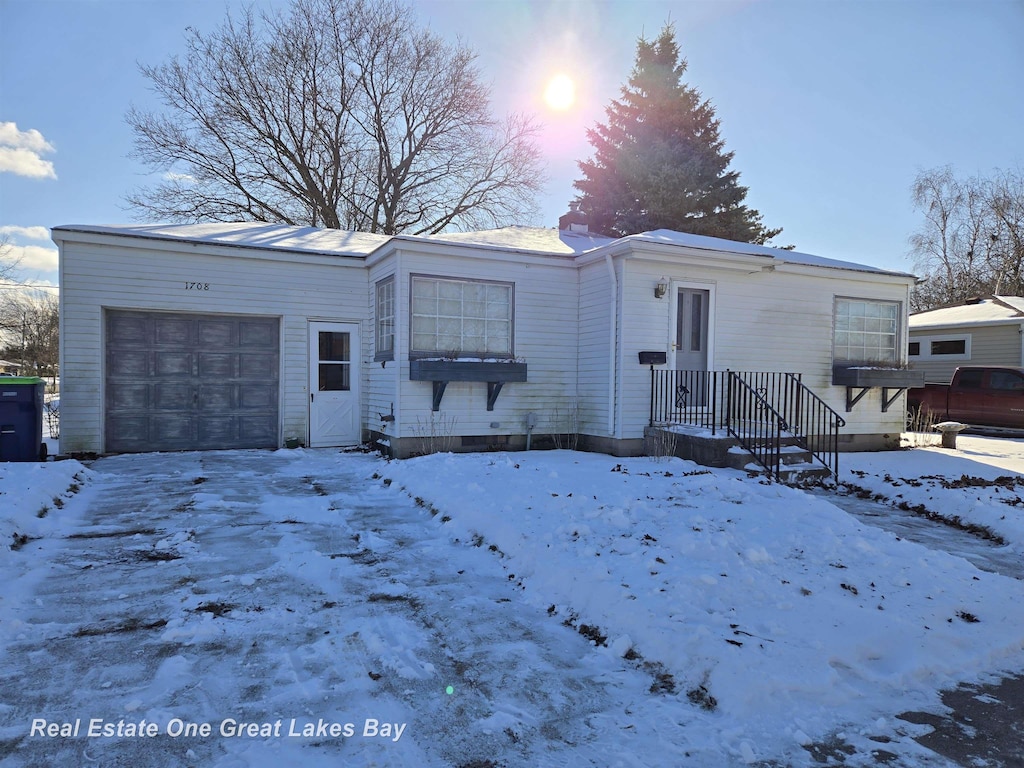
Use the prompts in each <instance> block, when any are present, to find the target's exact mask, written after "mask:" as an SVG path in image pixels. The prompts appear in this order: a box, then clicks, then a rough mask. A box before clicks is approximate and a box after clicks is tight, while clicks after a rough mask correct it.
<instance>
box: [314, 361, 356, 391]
mask: <svg viewBox="0 0 1024 768" xmlns="http://www.w3.org/2000/svg"><path fill="white" fill-rule="evenodd" d="M350 368H351V366H350V365H349V364H348V363H320V391H321V392H347V391H348V389H349V369H350Z"/></svg>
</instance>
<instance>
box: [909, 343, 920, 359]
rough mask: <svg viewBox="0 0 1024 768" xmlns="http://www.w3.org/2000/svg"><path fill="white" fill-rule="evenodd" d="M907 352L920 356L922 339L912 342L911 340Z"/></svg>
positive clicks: (912, 355) (913, 355)
mask: <svg viewBox="0 0 1024 768" xmlns="http://www.w3.org/2000/svg"><path fill="white" fill-rule="evenodd" d="M907 354H908V355H910V356H911V357H918V356H920V354H921V342H920V341H912V342H910V345H909V348H908V349H907Z"/></svg>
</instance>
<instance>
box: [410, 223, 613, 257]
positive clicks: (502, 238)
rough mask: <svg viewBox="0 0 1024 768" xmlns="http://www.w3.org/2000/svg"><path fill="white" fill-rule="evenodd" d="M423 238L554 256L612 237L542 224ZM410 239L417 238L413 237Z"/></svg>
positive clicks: (588, 248)
mask: <svg viewBox="0 0 1024 768" xmlns="http://www.w3.org/2000/svg"><path fill="white" fill-rule="evenodd" d="M425 237H426V239H430V240H441V241H444V242H449V243H460V244H462V245H477V246H482V247H487V248H501V249H503V250H512V251H524V252H529V253H548V254H554V255H556V256H578V255H580V254H581V253H586V252H587V251H592V250H594V249H595V248H600V247H601V246H603V245H608V243H613V242H615V239H614V238H611V237H604V236H603V235H598V234H594V233H591V232H574V231H569V230H567V229H562V230H558V229H547V228H544V227H518V226H517V227H502V228H501V229H485V230H483V231H480V232H441V233H440V234H437V235H427V236H425ZM411 239H413V240H417V239H419V238H416V237H413V238H411Z"/></svg>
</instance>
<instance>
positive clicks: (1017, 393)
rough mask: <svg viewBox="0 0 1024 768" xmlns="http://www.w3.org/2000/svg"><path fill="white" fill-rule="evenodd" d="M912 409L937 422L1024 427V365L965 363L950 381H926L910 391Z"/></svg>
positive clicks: (909, 402)
mask: <svg viewBox="0 0 1024 768" xmlns="http://www.w3.org/2000/svg"><path fill="white" fill-rule="evenodd" d="M907 407H908V408H909V409H910V410H911V412H914V411H917V410H921V411H928V412H929V413H931V415H932V418H934V419H935V421H946V420H949V421H959V422H961V423H964V424H972V425H978V426H986V427H1008V428H1013V429H1021V428H1024V368H1014V367H1012V366H995V365H964V366H961V367H960V368H957V369H956V372H955V373H954V374H953V380H952V381H951V382H950V383H949V384H925V385H924V386H923V387H919V388H916V389H911V390H908V391H907Z"/></svg>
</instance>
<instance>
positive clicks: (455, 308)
mask: <svg viewBox="0 0 1024 768" xmlns="http://www.w3.org/2000/svg"><path fill="white" fill-rule="evenodd" d="M437 314H438V315H441V316H445V315H447V316H448V317H462V302H461V301H456V300H455V299H440V300H439V301H438V302H437Z"/></svg>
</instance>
